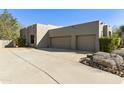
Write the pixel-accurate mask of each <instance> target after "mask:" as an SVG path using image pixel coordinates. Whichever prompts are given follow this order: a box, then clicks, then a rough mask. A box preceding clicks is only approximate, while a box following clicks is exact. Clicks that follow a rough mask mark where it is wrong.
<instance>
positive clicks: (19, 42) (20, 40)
mask: <svg viewBox="0 0 124 93" xmlns="http://www.w3.org/2000/svg"><path fill="white" fill-rule="evenodd" d="M25 43H26V40H25V39H23V38H18V39H17V46H18V47H25Z"/></svg>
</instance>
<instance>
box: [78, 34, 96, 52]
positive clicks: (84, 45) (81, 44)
mask: <svg viewBox="0 0 124 93" xmlns="http://www.w3.org/2000/svg"><path fill="white" fill-rule="evenodd" d="M77 49H79V50H83V51H95V35H82V36H77Z"/></svg>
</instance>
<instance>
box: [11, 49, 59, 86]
mask: <svg viewBox="0 0 124 93" xmlns="http://www.w3.org/2000/svg"><path fill="white" fill-rule="evenodd" d="M11 53H12V54H14V55H15V56H17V57H18V58H20V59H22V60H23V61H24V62H26V63H28V64H29V65H32V66H33V67H35V68H37V69H38V70H40V71H42V72H43V73H45V74H46V75H47V76H49V77H50V78H51V79H52V80H54V81H55V82H56V83H57V84H60V82H58V81H57V80H56V79H55V78H54V77H52V76H51V75H50V74H49V73H48V72H46V71H45V70H43V69H41V68H39V67H38V66H36V65H34V64H32V63H30V62H29V61H28V60H27V59H24V58H23V57H21V56H19V55H17V54H16V53H14V52H13V51H11Z"/></svg>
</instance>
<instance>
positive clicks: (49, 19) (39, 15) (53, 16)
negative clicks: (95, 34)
mask: <svg viewBox="0 0 124 93" xmlns="http://www.w3.org/2000/svg"><path fill="white" fill-rule="evenodd" d="M2 11H3V10H0V13H1V12H2ZM8 11H9V12H10V13H12V15H13V16H14V17H16V18H17V20H18V21H19V22H20V23H21V24H22V25H24V26H28V25H31V24H35V23H41V24H52V25H58V26H68V25H73V24H80V23H85V22H89V21H94V20H101V21H103V22H105V23H107V24H110V25H112V26H114V25H117V26H118V25H123V24H124V10H117V9H116V10H114V9H112V10H108V9H88V10H87V9H80V10H79V9H71V10H69V9H66V10H64V9H58V10H57V9H51V10H50V9H12V10H8Z"/></svg>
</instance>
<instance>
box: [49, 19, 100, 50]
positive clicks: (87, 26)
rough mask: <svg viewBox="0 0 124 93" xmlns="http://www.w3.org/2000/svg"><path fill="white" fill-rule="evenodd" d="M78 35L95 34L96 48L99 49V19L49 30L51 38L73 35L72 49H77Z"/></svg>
mask: <svg viewBox="0 0 124 93" xmlns="http://www.w3.org/2000/svg"><path fill="white" fill-rule="evenodd" d="M78 35H94V36H95V37H96V38H95V50H96V51H99V21H93V22H88V23H84V24H78V25H73V26H68V27H62V28H58V29H53V30H49V37H50V38H51V37H60V36H71V49H76V37H77V36H78ZM49 44H50V42H49Z"/></svg>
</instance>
